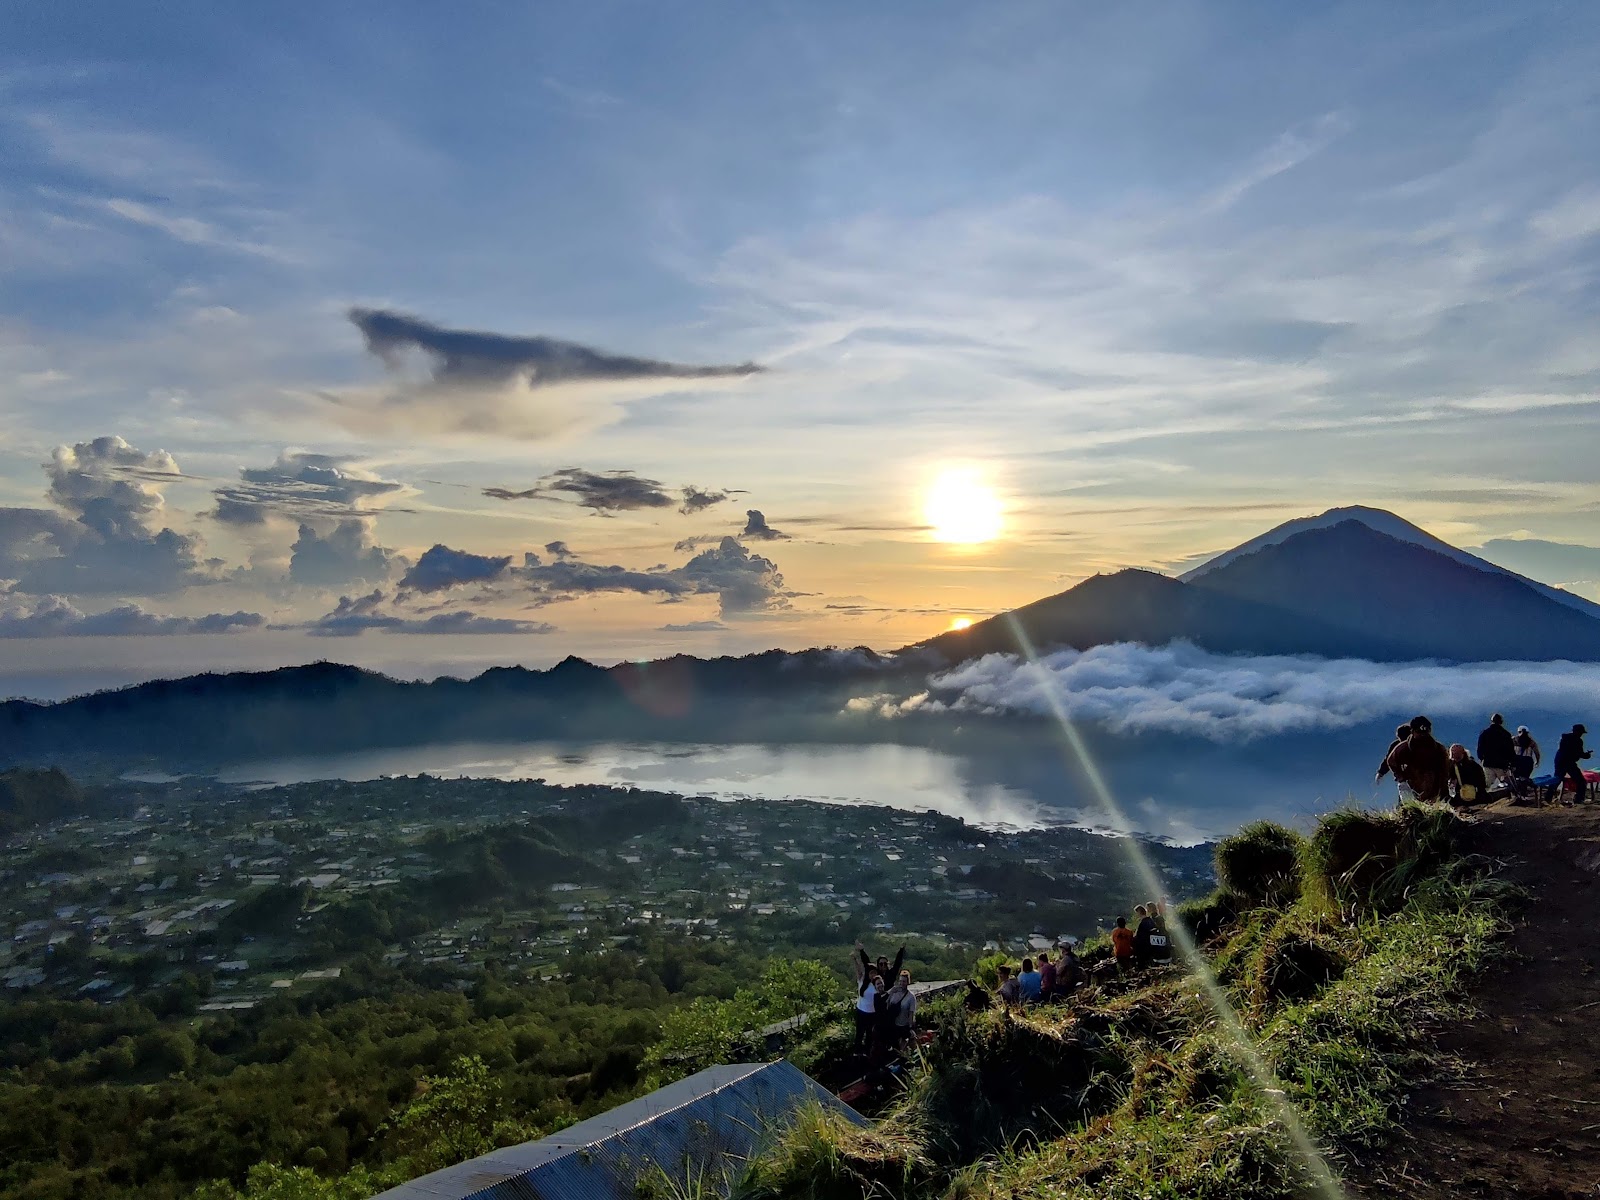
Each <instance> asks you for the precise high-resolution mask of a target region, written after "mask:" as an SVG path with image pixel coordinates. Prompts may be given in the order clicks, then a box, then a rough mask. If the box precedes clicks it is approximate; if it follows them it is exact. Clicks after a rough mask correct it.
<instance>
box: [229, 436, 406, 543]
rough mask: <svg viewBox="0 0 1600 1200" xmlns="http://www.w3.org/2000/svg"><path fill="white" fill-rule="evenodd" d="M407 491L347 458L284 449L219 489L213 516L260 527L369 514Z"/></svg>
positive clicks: (233, 523) (240, 473)
mask: <svg viewBox="0 0 1600 1200" xmlns="http://www.w3.org/2000/svg"><path fill="white" fill-rule="evenodd" d="M406 490H407V489H406V486H405V485H404V484H401V483H396V482H394V481H393V480H390V479H380V478H379V477H378V476H377V475H375V474H373V473H372V472H371V471H368V470H366V469H364V468H362V467H360V466H357V465H356V463H355V460H354V459H352V458H349V457H346V456H342V455H334V454H310V453H305V452H302V451H285V452H284V453H282V454H280V455H279V456H278V460H277V461H276V462H275V463H273V464H272V465H271V466H269V467H245V468H243V469H242V470H240V472H239V482H238V483H236V484H225V485H223V486H222V487H219V488H217V489H216V490H215V492H214V493H213V494H214V495H215V497H216V501H217V507H216V510H215V511H214V512H213V513H212V514H211V515H212V516H213V517H215V518H216V519H217V520H219V521H222V522H224V523H226V524H230V525H261V524H264V523H265V522H266V521H267V520H268V519H269V518H270V517H275V516H279V517H285V518H288V519H290V520H294V521H304V520H307V519H310V518H320V519H323V520H345V519H349V518H351V517H357V516H362V515H365V514H367V513H369V512H370V511H371V510H372V509H373V508H375V507H377V506H378V505H380V504H382V503H384V502H386V501H388V500H391V499H393V498H394V497H396V496H398V495H400V494H402V493H404V492H405V491H406Z"/></svg>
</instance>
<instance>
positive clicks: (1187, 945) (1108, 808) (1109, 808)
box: [1008, 617, 1345, 1200]
mask: <svg viewBox="0 0 1600 1200" xmlns="http://www.w3.org/2000/svg"><path fill="white" fill-rule="evenodd" d="M1008 624H1009V625H1010V627H1011V630H1012V632H1013V633H1014V634H1015V635H1016V639H1017V645H1018V646H1019V647H1021V648H1022V652H1023V655H1024V656H1025V657H1026V658H1027V660H1028V662H1029V664H1030V665H1031V668H1032V669H1035V670H1037V671H1038V672H1039V674H1040V677H1041V680H1042V681H1043V687H1042V692H1043V694H1044V695H1045V696H1046V697H1047V698H1048V703H1049V706H1050V709H1051V712H1052V715H1053V716H1054V717H1055V720H1056V724H1057V725H1058V726H1060V729H1061V736H1062V741H1063V742H1064V743H1065V749H1066V751H1068V752H1070V754H1071V755H1072V757H1073V758H1075V759H1076V760H1077V763H1078V766H1079V767H1080V768H1081V769H1082V770H1083V773H1084V776H1085V777H1086V778H1087V779H1088V781H1089V787H1090V789H1091V790H1092V791H1093V792H1094V795H1095V799H1096V801H1097V802H1098V803H1099V804H1100V806H1101V808H1102V809H1103V810H1104V811H1105V815H1106V817H1107V819H1108V821H1109V822H1110V824H1111V827H1112V828H1113V829H1117V830H1123V831H1126V830H1129V829H1131V828H1132V826H1131V825H1130V824H1129V822H1128V820H1127V818H1126V817H1125V816H1124V815H1123V812H1122V806H1121V805H1119V804H1118V803H1117V800H1116V797H1115V796H1114V795H1113V794H1112V791H1111V788H1110V785H1108V784H1107V783H1106V780H1105V777H1104V776H1103V775H1101V774H1100V769H1099V767H1098V766H1097V765H1096V763H1095V761H1094V758H1093V757H1092V756H1091V755H1090V753H1089V747H1088V745H1087V744H1086V743H1085V742H1084V740H1083V738H1082V736H1081V735H1080V734H1079V733H1078V730H1077V728H1076V727H1075V726H1074V725H1073V724H1072V721H1071V719H1070V718H1069V717H1068V716H1067V711H1066V706H1065V705H1064V704H1063V702H1062V700H1061V696H1060V693H1059V691H1058V690H1057V684H1056V681H1055V676H1054V675H1053V673H1052V672H1050V671H1049V670H1048V668H1046V667H1045V666H1044V665H1043V664H1042V663H1041V662H1040V661H1039V655H1038V654H1037V652H1036V651H1035V650H1034V647H1033V642H1032V640H1031V639H1030V638H1029V637H1028V634H1027V631H1026V630H1025V629H1023V627H1022V623H1021V622H1020V621H1018V620H1017V619H1016V618H1015V617H1009V618H1008ZM1118 840H1119V841H1120V842H1121V843H1122V844H1123V845H1124V846H1125V847H1126V848H1127V853H1128V858H1129V861H1130V863H1131V864H1132V866H1133V868H1134V870H1135V871H1136V872H1137V873H1138V875H1139V879H1140V882H1141V883H1143V884H1144V887H1145V890H1146V893H1147V894H1149V895H1151V896H1158V897H1159V896H1162V895H1163V894H1164V891H1163V887H1164V885H1163V883H1162V879H1161V876H1160V875H1159V874H1158V873H1157V871H1156V869H1155V867H1154V865H1153V864H1152V863H1151V862H1150V859H1149V858H1148V857H1147V856H1146V855H1145V853H1144V850H1143V849H1142V847H1141V846H1140V844H1139V840H1138V839H1137V838H1135V837H1131V836H1124V837H1121V838H1119V839H1118ZM1167 936H1168V937H1170V938H1172V940H1173V942H1174V944H1176V946H1177V947H1178V952H1179V955H1180V956H1181V957H1182V959H1183V962H1184V965H1185V966H1186V967H1188V969H1189V970H1190V972H1191V973H1192V975H1193V977H1194V980H1195V982H1196V983H1197V984H1198V985H1199V987H1200V990H1201V992H1202V994H1203V995H1204V996H1205V999H1206V1001H1207V1003H1208V1004H1209V1005H1210V1006H1211V1009H1212V1011H1213V1013H1214V1014H1215V1015H1216V1018H1217V1023H1218V1025H1219V1026H1220V1027H1221V1029H1222V1031H1223V1033H1224V1034H1225V1035H1226V1037H1227V1039H1228V1042H1229V1048H1230V1049H1231V1050H1232V1051H1233V1054H1234V1056H1235V1059H1236V1061H1237V1062H1238V1063H1239V1064H1240V1066H1242V1067H1243V1068H1244V1069H1245V1070H1246V1071H1247V1072H1248V1073H1249V1074H1250V1077H1251V1078H1252V1079H1253V1080H1254V1081H1255V1084H1256V1086H1257V1087H1258V1088H1259V1089H1260V1090H1261V1094H1262V1095H1263V1096H1264V1097H1266V1100H1267V1103H1268V1104H1269V1105H1270V1106H1271V1107H1272V1110H1273V1112H1274V1115H1275V1116H1276V1117H1277V1119H1278V1121H1279V1123H1280V1124H1281V1125H1282V1126H1283V1127H1284V1129H1285V1130H1286V1131H1287V1132H1288V1134H1289V1138H1290V1140H1291V1141H1292V1142H1293V1143H1294V1146H1295V1149H1296V1151H1298V1153H1299V1154H1300V1156H1301V1158H1302V1159H1303V1160H1304V1161H1305V1164H1306V1167H1307V1169H1308V1170H1309V1171H1310V1172H1311V1176H1312V1181H1313V1183H1314V1184H1315V1186H1316V1190H1317V1192H1318V1194H1319V1195H1321V1196H1322V1197H1324V1200H1345V1195H1344V1191H1343V1189H1342V1188H1341V1187H1340V1186H1339V1182H1338V1180H1337V1179H1335V1178H1334V1174H1333V1170H1332V1168H1330V1167H1329V1166H1328V1162H1327V1159H1325V1158H1324V1157H1323V1154H1322V1152H1321V1151H1320V1150H1319V1149H1318V1148H1317V1146H1316V1143H1315V1142H1313V1141H1312V1139H1311V1135H1310V1134H1309V1133H1308V1132H1307V1131H1306V1127H1305V1122H1304V1121H1302V1120H1301V1117H1300V1113H1299V1111H1298V1110H1297V1109H1296V1108H1295V1106H1294V1104H1293V1103H1292V1102H1291V1101H1290V1100H1289V1097H1288V1095H1287V1093H1286V1092H1285V1090H1284V1087H1283V1084H1282V1083H1281V1082H1280V1081H1279V1079H1278V1077H1277V1075H1276V1074H1275V1073H1274V1072H1273V1070H1272V1068H1271V1067H1270V1066H1268V1065H1267V1062H1266V1060H1265V1059H1263V1058H1262V1057H1261V1053H1260V1051H1259V1050H1258V1049H1257V1048H1256V1042H1255V1039H1254V1038H1253V1037H1251V1035H1250V1031H1249V1030H1248V1029H1246V1028H1245V1026H1244V1022H1243V1021H1241V1020H1240V1019H1239V1014H1238V1013H1237V1012H1235V1011H1234V1008H1233V1005H1232V1004H1231V1003H1230V1002H1229V1000H1228V997H1227V993H1226V992H1224V991H1223V989H1222V985H1221V984H1219V983H1218V982H1217V979H1216V976H1214V975H1213V974H1212V973H1211V967H1210V964H1208V963H1207V962H1206V960H1205V958H1204V956H1203V955H1201V953H1200V950H1199V947H1197V946H1196V945H1195V942H1194V939H1193V938H1192V937H1190V936H1189V931H1188V930H1187V929H1185V928H1184V927H1183V923H1182V922H1181V921H1177V920H1173V921H1169V922H1168V924H1167Z"/></svg>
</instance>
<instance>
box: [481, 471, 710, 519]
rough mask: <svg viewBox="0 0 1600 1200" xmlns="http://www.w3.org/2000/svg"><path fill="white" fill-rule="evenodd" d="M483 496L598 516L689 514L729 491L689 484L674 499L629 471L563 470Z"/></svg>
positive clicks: (487, 490)
mask: <svg viewBox="0 0 1600 1200" xmlns="http://www.w3.org/2000/svg"><path fill="white" fill-rule="evenodd" d="M483 494H484V495H485V496H488V497H489V498H490V499H491V500H569V501H571V502H572V503H574V504H576V505H578V506H579V507H580V508H587V509H591V510H593V511H594V512H597V513H599V514H600V515H601V516H610V515H611V514H613V513H618V512H630V511H635V510H638V509H646V508H672V507H673V506H675V505H676V506H677V509H678V511H679V512H680V513H683V514H685V515H689V514H692V513H697V512H700V511H702V510H703V509H707V508H710V507H711V506H712V505H714V504H720V503H722V502H723V501H724V500H726V499H727V498H728V497H729V496H731V495H733V492H732V491H710V490H708V489H706V488H701V487H696V486H695V485H694V484H689V485H688V486H687V487H684V488H681V489H679V492H678V498H677V499H674V498H673V496H672V495H671V494H670V493H669V492H668V491H667V489H666V486H665V485H664V484H663V483H662V482H661V481H660V480H659V479H647V478H645V477H644V476H642V475H637V474H635V473H634V472H632V471H587V470H584V469H583V468H582V467H563V468H561V469H560V470H559V471H554V472H552V473H551V474H549V475H547V476H545V477H544V478H543V479H541V480H539V481H538V482H537V483H536V484H534V485H533V486H532V487H531V488H524V489H522V490H521V491H516V490H513V489H511V488H504V487H487V488H484V489H483Z"/></svg>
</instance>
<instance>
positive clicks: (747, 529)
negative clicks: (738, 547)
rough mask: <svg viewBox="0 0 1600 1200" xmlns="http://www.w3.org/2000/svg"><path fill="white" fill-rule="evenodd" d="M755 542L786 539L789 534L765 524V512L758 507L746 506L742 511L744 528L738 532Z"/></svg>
mask: <svg viewBox="0 0 1600 1200" xmlns="http://www.w3.org/2000/svg"><path fill="white" fill-rule="evenodd" d="M739 536H740V537H742V538H749V539H750V540H752V541H756V542H777V541H787V540H788V538H789V535H788V534H787V533H784V532H783V531H782V530H779V529H774V528H773V527H772V526H770V525H768V524H767V518H766V514H764V513H763V512H762V511H761V510H760V509H759V508H747V509H745V513H744V530H743V531H742V532H741V533H740V534H739Z"/></svg>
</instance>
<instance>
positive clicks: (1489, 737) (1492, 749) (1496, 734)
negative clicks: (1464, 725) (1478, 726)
mask: <svg viewBox="0 0 1600 1200" xmlns="http://www.w3.org/2000/svg"><path fill="white" fill-rule="evenodd" d="M1516 757H1517V748H1516V739H1515V738H1513V737H1512V736H1511V731H1510V730H1509V729H1507V728H1506V719H1505V718H1504V717H1502V716H1501V715H1500V714H1499V713H1495V714H1494V716H1492V717H1490V718H1489V725H1488V727H1487V728H1486V729H1485V730H1484V731H1483V732H1482V733H1480V734H1479V735H1478V762H1479V763H1480V764H1481V765H1482V767H1483V774H1484V778H1485V779H1487V780H1488V781H1489V784H1488V786H1489V787H1492V788H1497V787H1502V786H1504V784H1505V782H1506V780H1507V779H1509V778H1510V777H1511V764H1512V761H1513V760H1514V759H1515V758H1516Z"/></svg>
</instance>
